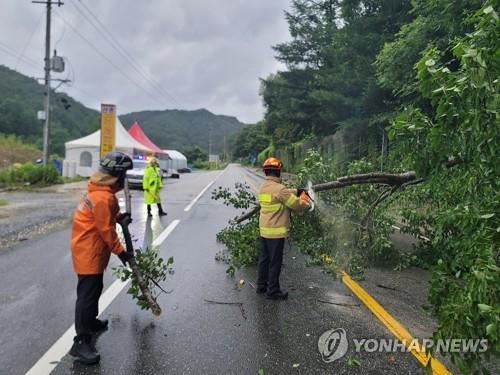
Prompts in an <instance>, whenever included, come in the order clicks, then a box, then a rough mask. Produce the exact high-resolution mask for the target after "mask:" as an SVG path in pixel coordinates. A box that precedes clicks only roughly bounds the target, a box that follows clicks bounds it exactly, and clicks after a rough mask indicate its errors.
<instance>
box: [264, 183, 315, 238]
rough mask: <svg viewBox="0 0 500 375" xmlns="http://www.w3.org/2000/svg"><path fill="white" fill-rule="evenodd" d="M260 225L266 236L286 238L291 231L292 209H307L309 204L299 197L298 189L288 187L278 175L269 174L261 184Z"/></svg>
mask: <svg viewBox="0 0 500 375" xmlns="http://www.w3.org/2000/svg"><path fill="white" fill-rule="evenodd" d="M257 198H258V200H259V203H260V217H259V227H260V235H261V237H264V238H284V237H288V235H289V232H290V210H292V211H305V210H307V209H308V208H309V204H308V203H307V202H305V201H303V200H301V199H300V198H299V197H297V189H288V188H287V187H286V186H284V185H283V184H282V183H281V179H280V178H278V177H273V176H267V177H266V179H265V181H264V183H263V184H262V185H261V186H260V189H259V194H258V197H257Z"/></svg>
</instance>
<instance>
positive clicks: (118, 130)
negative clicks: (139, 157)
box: [65, 116, 151, 152]
mask: <svg viewBox="0 0 500 375" xmlns="http://www.w3.org/2000/svg"><path fill="white" fill-rule="evenodd" d="M100 144H101V131H100V130H98V131H96V132H94V133H92V134H89V135H87V136H85V137H82V138H78V139H74V140H72V141H69V142H66V143H65V146H66V150H69V149H72V148H81V147H89V146H90V147H100ZM115 147H116V148H121V149H137V150H142V151H149V152H151V149H149V148H148V147H147V146H144V145H143V144H142V143H140V142H139V141H136V140H135V138H134V137H132V136H131V135H130V134H129V133H128V132H127V130H125V128H124V127H123V125H122V123H121V122H120V120H119V119H118V116H117V117H116V126H115Z"/></svg>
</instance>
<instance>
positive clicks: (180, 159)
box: [163, 150, 187, 170]
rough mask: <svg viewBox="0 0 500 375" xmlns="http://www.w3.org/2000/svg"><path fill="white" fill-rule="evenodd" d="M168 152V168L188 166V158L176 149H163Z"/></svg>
mask: <svg viewBox="0 0 500 375" xmlns="http://www.w3.org/2000/svg"><path fill="white" fill-rule="evenodd" d="M163 151H165V152H166V153H167V155H168V157H169V160H168V162H167V165H168V169H175V170H177V169H181V168H187V158H186V157H185V156H184V155H183V154H181V153H180V152H179V151H176V150H163Z"/></svg>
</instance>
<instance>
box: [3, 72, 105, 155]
mask: <svg viewBox="0 0 500 375" xmlns="http://www.w3.org/2000/svg"><path fill="white" fill-rule="evenodd" d="M43 94H44V87H43V85H41V84H40V83H38V82H37V81H36V80H35V79H34V78H30V77H26V76H24V75H22V74H20V73H18V72H16V71H14V70H12V69H9V68H7V67H6V66H3V65H0V133H4V134H15V135H17V136H20V137H21V138H22V139H23V140H24V141H26V142H27V143H33V144H35V145H36V146H38V147H39V148H41V146H42V129H43V123H42V121H39V120H37V119H36V113H37V111H39V110H43V108H44V106H43ZM51 104H52V111H51V132H50V136H51V152H52V153H56V154H58V155H60V156H63V155H64V142H66V141H68V140H71V139H74V138H78V137H82V136H84V135H87V134H89V133H90V131H91V130H92V129H95V127H96V126H97V124H98V122H99V112H97V111H95V110H93V109H90V108H87V107H85V106H84V105H83V104H81V103H80V102H77V101H76V100H74V99H73V98H71V97H70V96H68V95H66V94H64V93H56V94H53V96H52V100H51ZM68 105H69V106H70V107H68ZM65 106H66V107H68V109H65Z"/></svg>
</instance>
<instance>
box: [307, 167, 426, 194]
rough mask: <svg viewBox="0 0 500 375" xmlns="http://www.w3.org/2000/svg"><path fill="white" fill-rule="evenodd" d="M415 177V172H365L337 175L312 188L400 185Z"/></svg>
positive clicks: (317, 189) (323, 189)
mask: <svg viewBox="0 0 500 375" xmlns="http://www.w3.org/2000/svg"><path fill="white" fill-rule="evenodd" d="M416 178H417V176H416V174H415V172H405V173H399V174H393V173H365V174H355V175H351V176H343V177H339V178H337V179H336V180H334V181H330V182H325V183H322V184H318V185H313V186H312V189H313V190H314V191H315V192H317V193H318V192H320V191H325V190H332V189H339V188H343V187H347V186H352V185H360V184H386V185H390V186H395V185H399V186H400V185H402V184H404V183H406V182H410V181H413V180H415V179H416Z"/></svg>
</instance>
